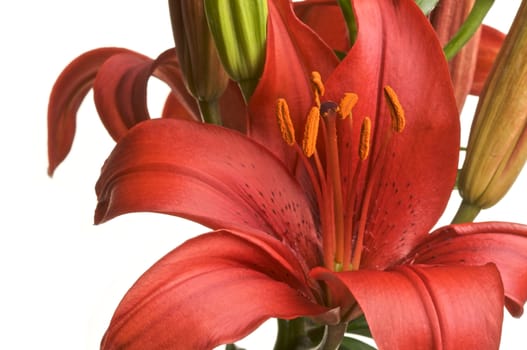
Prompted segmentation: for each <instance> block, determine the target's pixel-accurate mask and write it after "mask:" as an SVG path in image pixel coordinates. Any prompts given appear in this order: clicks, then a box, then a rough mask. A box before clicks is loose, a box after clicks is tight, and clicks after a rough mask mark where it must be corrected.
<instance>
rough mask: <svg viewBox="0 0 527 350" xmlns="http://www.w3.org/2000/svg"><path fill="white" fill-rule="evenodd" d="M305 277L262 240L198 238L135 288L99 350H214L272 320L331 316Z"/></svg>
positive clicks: (273, 243) (287, 255)
mask: <svg viewBox="0 0 527 350" xmlns="http://www.w3.org/2000/svg"><path fill="white" fill-rule="evenodd" d="M305 276H306V275H305V271H304V270H303V269H302V267H301V266H300V265H299V264H298V263H296V262H295V258H294V257H293V256H292V253H291V251H290V250H289V249H287V248H286V247H285V246H284V245H282V244H281V243H280V242H279V241H277V240H275V239H274V238H271V237H269V236H268V235H266V234H264V233H258V232H250V233H244V232H238V231H225V230H223V231H216V232H212V233H209V234H205V235H201V236H199V237H197V238H194V239H191V240H189V241H187V242H186V243H184V244H183V245H181V246H180V247H178V248H176V249H175V250H173V251H172V252H170V253H169V254H168V255H166V256H165V257H164V258H162V259H161V260H160V261H159V262H157V263H156V264H155V265H154V266H152V267H151V268H150V269H149V270H148V271H147V272H146V273H145V274H144V275H143V276H142V277H141V278H140V279H139V280H138V281H137V282H136V283H135V285H134V286H133V287H132V288H131V289H130V290H129V292H128V293H127V294H126V296H125V297H124V299H123V300H122V302H121V303H120V305H119V307H118V308H117V310H116V312H115V314H114V316H113V319H112V321H111V324H110V326H109V328H108V331H107V332H106V335H105V336H104V339H103V341H102V346H101V349H103V350H111V349H122V348H124V347H126V349H130V350H133V349H141V350H142V349H152V350H154V349H212V348H213V347H214V346H217V345H220V344H225V343H230V342H234V341H236V340H239V339H240V338H242V337H244V336H246V335H247V334H249V333H250V332H251V331H253V330H254V329H255V328H256V327H257V326H259V325H260V324H261V323H262V322H263V321H265V320H266V319H268V318H270V317H279V318H282V319H293V318H296V317H299V316H317V315H321V314H324V313H326V312H328V311H329V310H328V309H327V308H325V307H323V306H320V305H319V304H318V300H317V299H318V298H319V296H318V295H315V294H313V292H312V291H311V289H310V288H311V287H314V288H315V290H316V285H311V284H310V282H309V281H308V280H306V277H305ZM269 291H272V292H271V293H270V292H269Z"/></svg>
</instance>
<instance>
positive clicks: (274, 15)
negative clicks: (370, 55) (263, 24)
mask: <svg viewBox="0 0 527 350" xmlns="http://www.w3.org/2000/svg"><path fill="white" fill-rule="evenodd" d="M268 3H269V7H268V8H269V16H268V24H267V47H266V58H265V66H264V71H263V74H262V77H261V79H260V82H259V84H258V86H257V88H256V90H255V92H254V94H253V96H252V97H251V99H250V101H249V123H248V134H249V135H250V136H251V137H252V138H254V139H255V140H257V141H258V142H261V143H263V144H264V145H265V146H266V147H267V148H268V149H270V150H272V151H273V152H274V153H275V154H276V155H277V156H278V157H279V158H281V159H283V160H284V163H285V164H295V162H294V161H292V160H294V159H295V157H296V156H295V155H294V152H293V150H292V149H291V147H289V146H288V145H287V144H286V143H285V142H284V141H283V139H282V137H281V133H280V131H279V128H278V123H277V122H276V114H275V111H276V101H277V99H278V98H285V99H286V100H287V101H288V103H289V109H290V111H291V117H292V119H293V123H294V125H295V127H296V133H297V135H298V138H299V139H301V135H302V133H303V130H304V128H303V127H304V122H305V120H304V119H305V117H306V115H307V111H308V110H309V107H310V106H311V104H312V101H313V96H312V92H311V88H310V86H311V83H310V81H309V77H310V73H311V71H313V70H317V71H319V72H320V73H321V74H322V75H323V76H328V75H329V73H330V72H331V71H332V70H333V69H334V68H335V66H336V65H337V64H338V60H337V57H336V56H335V54H334V53H333V51H332V50H331V49H330V48H329V47H328V46H327V45H326V44H325V43H324V42H323V41H322V40H321V39H320V38H319V37H318V35H316V34H315V33H314V32H313V31H312V30H311V29H310V28H309V27H307V26H306V25H305V24H304V23H302V22H301V21H300V20H299V19H298V18H297V17H296V16H295V14H294V13H293V10H292V4H291V2H290V1H289V0H274V1H269V2H268Z"/></svg>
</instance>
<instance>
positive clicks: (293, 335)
mask: <svg viewBox="0 0 527 350" xmlns="http://www.w3.org/2000/svg"><path fill="white" fill-rule="evenodd" d="M325 328H326V327H325V326H321V325H318V324H315V323H313V322H312V321H310V320H309V319H307V318H296V319H294V320H280V319H279V320H278V334H277V337H276V343H275V346H274V350H290V349H298V350H299V349H303V350H316V349H322V348H321V347H320V346H321V345H320V342H321V341H323V340H324V335H325Z"/></svg>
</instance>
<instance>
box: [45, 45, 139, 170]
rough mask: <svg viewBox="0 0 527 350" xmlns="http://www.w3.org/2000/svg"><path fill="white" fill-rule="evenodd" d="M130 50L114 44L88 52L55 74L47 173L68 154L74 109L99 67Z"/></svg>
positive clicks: (74, 125) (49, 113) (49, 118)
mask: <svg viewBox="0 0 527 350" xmlns="http://www.w3.org/2000/svg"><path fill="white" fill-rule="evenodd" d="M127 52H128V53H129V52H132V51H130V50H127V49H123V48H118V47H104V48H100V49H96V50H92V51H88V52H86V53H84V54H82V55H81V56H79V57H77V58H76V59H75V60H73V61H72V62H71V63H70V64H69V65H68V66H67V67H66V68H64V70H63V71H62V73H61V74H60V75H59V77H58V78H57V80H56V81H55V84H54V85H53V89H52V90H51V96H50V98H49V105H48V158H49V167H48V174H49V175H50V176H51V175H53V172H54V171H55V169H56V168H57V166H58V165H59V164H60V163H61V162H62V161H63V160H64V158H66V156H67V155H68V153H69V151H70V149H71V145H72V143H73V137H74V135H75V127H76V118H77V111H78V109H79V107H80V105H81V103H82V101H83V100H84V97H85V96H86V94H87V93H88V91H90V89H91V87H92V84H93V81H94V80H95V76H96V74H97V72H98V70H99V67H100V66H101V65H102V64H103V63H104V62H105V61H106V60H107V59H108V58H110V57H111V56H113V55H116V54H120V53H127Z"/></svg>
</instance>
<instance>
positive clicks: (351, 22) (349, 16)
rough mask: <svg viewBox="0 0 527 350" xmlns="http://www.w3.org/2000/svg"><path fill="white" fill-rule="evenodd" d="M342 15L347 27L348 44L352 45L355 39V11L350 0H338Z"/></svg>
mask: <svg viewBox="0 0 527 350" xmlns="http://www.w3.org/2000/svg"><path fill="white" fill-rule="evenodd" d="M338 3H339V6H340V9H341V11H342V15H343V16H344V21H345V22H346V26H347V27H348V36H349V40H350V45H352V46H353V43H354V42H355V39H357V21H356V20H355V13H353V7H352V6H351V2H350V1H348V0H338Z"/></svg>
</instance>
